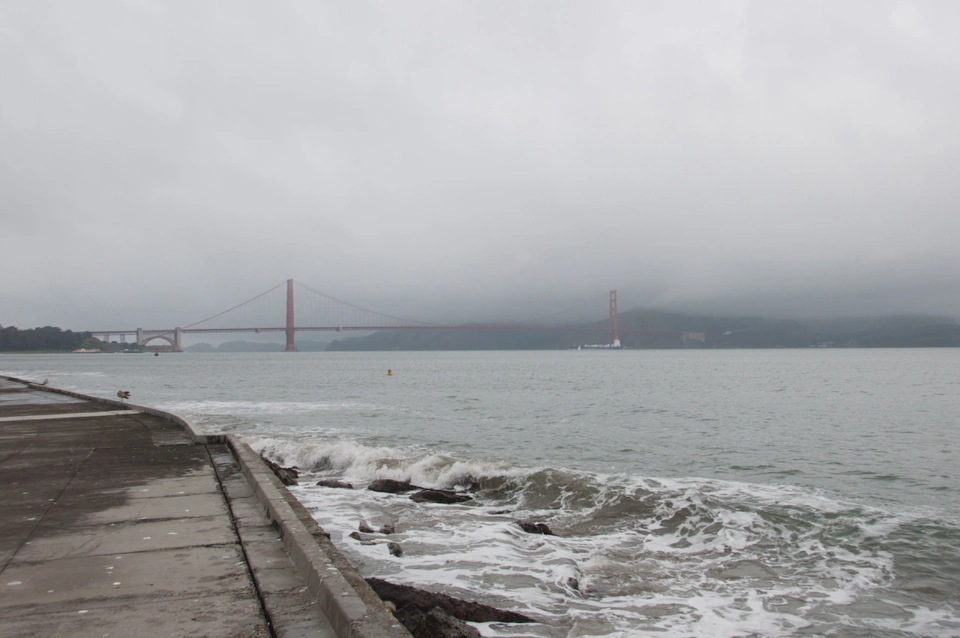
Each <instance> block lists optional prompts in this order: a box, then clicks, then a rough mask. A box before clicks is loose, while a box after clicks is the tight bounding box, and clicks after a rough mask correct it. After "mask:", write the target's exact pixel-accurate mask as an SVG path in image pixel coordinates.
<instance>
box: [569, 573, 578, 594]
mask: <svg viewBox="0 0 960 638" xmlns="http://www.w3.org/2000/svg"><path fill="white" fill-rule="evenodd" d="M567 587H569V588H570V589H572V590H574V591H576V592H579V591H580V581H579V580H577V579H576V578H574V577H573V576H571V577H570V578H568V579H567Z"/></svg>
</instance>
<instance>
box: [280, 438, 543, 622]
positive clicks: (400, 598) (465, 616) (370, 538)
mask: <svg viewBox="0 0 960 638" xmlns="http://www.w3.org/2000/svg"><path fill="white" fill-rule="evenodd" d="M262 458H263V460H264V462H265V463H266V464H267V466H268V467H269V468H270V469H271V470H272V471H273V472H274V474H276V475H277V477H278V478H279V479H280V480H281V481H282V482H283V484H284V485H288V486H289V485H298V480H299V478H300V471H299V468H296V467H282V466H280V465H278V464H277V463H274V462H273V461H271V460H269V459H267V458H266V457H262ZM316 485H318V486H320V487H327V488H331V489H350V490H352V489H355V487H354V486H353V485H352V484H350V483H346V482H344V481H338V480H335V479H324V480H320V481H318V482H317V483H316ZM366 489H368V490H371V491H374V492H384V493H388V494H406V493H411V494H410V497H409V498H410V500H412V501H414V502H415V503H438V504H459V503H466V502H470V501H472V500H474V499H473V497H472V496H470V495H468V494H463V493H462V492H457V491H454V490H437V489H432V488H426V487H420V486H417V485H414V484H412V483H410V482H409V481H397V480H393V479H377V480H374V481H372V482H371V483H370V484H369V485H368V486H367V487H366ZM517 525H518V526H519V527H520V528H521V529H522V530H523V531H525V532H527V533H529V534H546V535H553V531H552V530H551V529H550V528H549V527H548V526H547V525H546V524H545V523H542V522H537V521H517ZM394 532H395V529H394V527H393V526H392V525H382V526H380V528H378V529H376V530H374V528H372V527H371V526H370V525H368V524H367V523H366V522H365V521H361V522H360V523H359V525H358V529H357V531H355V532H352V533H351V534H350V535H349V537H350V538H352V539H353V540H356V541H358V542H361V543H365V544H366V543H375V542H382V540H380V541H378V540H377V535H384V536H389V535H390V534H393V533H394ZM387 548H388V550H389V551H390V553H391V554H393V555H394V556H396V557H398V558H399V557H401V556H403V547H402V546H401V545H400V544H399V543H397V542H394V541H388V542H387ZM365 580H366V581H367V583H368V584H369V585H370V587H371V588H372V589H373V591H374V592H375V593H376V594H377V596H379V597H380V599H381V600H383V601H384V603H385V604H386V606H387V608H388V609H390V611H391V612H392V613H393V615H394V617H396V619H397V620H398V621H400V623H401V624H402V625H403V626H404V627H406V629H407V630H408V631H409V632H410V633H411V634H412V635H413V636H414V638H479V637H480V632H479V631H477V629H476V628H475V627H471V626H470V625H468V624H467V623H468V622H508V623H531V622H536V621H535V620H534V619H533V618H530V617H529V616H525V615H523V614H520V613H517V612H513V611H505V610H502V609H497V608H495V607H491V606H489V605H484V604H482V603H478V602H473V601H467V600H462V599H460V598H456V597H454V596H449V595H447V594H440V593H436V592H430V591H426V590H423V589H418V588H416V587H412V586H410V585H400V584H396V583H390V582H387V581H385V580H382V579H379V578H366V579H365Z"/></svg>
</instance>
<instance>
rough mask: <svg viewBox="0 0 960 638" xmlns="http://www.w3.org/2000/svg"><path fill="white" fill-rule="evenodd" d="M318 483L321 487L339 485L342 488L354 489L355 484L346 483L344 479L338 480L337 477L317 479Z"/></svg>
mask: <svg viewBox="0 0 960 638" xmlns="http://www.w3.org/2000/svg"><path fill="white" fill-rule="evenodd" d="M317 485H318V486H320V487H338V488H340V489H342V490H352V489H353V485H351V484H350V483H344V482H343V481H337V480H336V479H323V480H322V481H317Z"/></svg>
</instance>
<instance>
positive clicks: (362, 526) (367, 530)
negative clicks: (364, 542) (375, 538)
mask: <svg viewBox="0 0 960 638" xmlns="http://www.w3.org/2000/svg"><path fill="white" fill-rule="evenodd" d="M357 529H359V530H360V531H361V532H363V533H364V534H373V528H372V527H370V526H369V525H367V524H366V523H364V522H363V521H360V525H359V527H358V528H357Z"/></svg>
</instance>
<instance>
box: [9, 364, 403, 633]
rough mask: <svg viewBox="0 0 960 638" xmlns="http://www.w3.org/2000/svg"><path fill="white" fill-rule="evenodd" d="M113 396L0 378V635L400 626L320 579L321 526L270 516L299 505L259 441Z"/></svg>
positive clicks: (374, 603)
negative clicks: (268, 470) (196, 430)
mask: <svg viewBox="0 0 960 638" xmlns="http://www.w3.org/2000/svg"><path fill="white" fill-rule="evenodd" d="M110 403H112V405H105V404H104V403H102V402H94V401H89V400H84V399H79V398H74V397H70V396H65V395H63V394H57V393H53V392H49V391H45V390H44V389H39V388H36V387H34V386H27V385H24V384H21V383H17V382H13V381H8V380H4V379H0V512H2V515H0V635H2V636H4V637H6V636H56V635H69V636H90V637H96V638H102V637H104V636H135V635H139V636H224V637H226V636H231V637H240V636H250V637H267V636H281V637H290V638H293V637H333V636H346V635H350V636H370V637H372V636H403V635H404V634H405V633H406V632H405V631H404V630H403V629H402V627H400V626H399V625H398V624H397V623H396V621H395V620H394V619H393V618H392V616H390V615H389V614H388V613H386V612H385V611H384V610H383V609H382V606H381V605H379V600H378V599H376V600H374V599H371V598H370V596H369V592H366V591H360V592H359V593H358V592H357V591H354V589H362V587H363V586H365V584H364V585H357V584H356V581H358V580H359V582H360V583H362V580H360V579H359V578H358V577H357V576H356V575H355V574H348V575H347V580H349V581H350V585H349V586H347V585H345V584H344V582H345V581H344V577H343V575H342V574H341V573H339V572H337V573H334V571H335V570H334V569H333V568H330V567H325V568H324V567H321V568H319V569H318V568H313V569H312V570H311V568H310V565H311V563H310V561H312V564H314V565H315V564H317V563H318V561H319V562H321V563H322V565H327V564H328V563H329V561H327V558H326V556H325V555H323V554H322V552H320V551H319V549H318V547H319V543H318V540H322V531H319V528H315V529H312V530H309V533H305V532H303V531H300V532H298V531H297V530H299V529H300V527H297V526H298V525H300V526H302V525H306V526H307V527H309V525H310V524H311V523H312V520H311V521H304V520H302V516H300V519H301V520H299V521H292V522H290V521H289V520H288V521H282V520H278V518H279V519H282V518H284V517H286V518H287V519H292V518H296V517H297V514H296V513H295V514H293V515H291V514H289V513H288V514H283V513H280V514H276V513H275V512H274V513H271V512H272V510H271V508H273V509H274V510H276V509H278V508H279V509H280V510H283V511H284V512H287V511H293V510H291V504H290V503H289V502H286V499H285V497H284V495H283V494H281V493H280V492H278V491H277V490H278V487H277V486H278V485H279V483H275V477H273V476H272V474H270V475H269V478H267V477H266V475H265V474H263V472H262V468H259V467H250V466H251V465H252V464H258V465H262V463H259V459H257V458H256V457H255V455H253V456H252V458H251V454H252V453H251V452H249V448H246V450H247V451H246V452H243V453H242V454H241V455H240V456H241V457H243V458H244V460H243V461H242V462H238V460H239V459H238V455H237V454H236V453H235V452H236V450H237V449H239V448H237V446H238V445H242V444H238V443H237V442H236V441H232V442H231V444H230V445H228V444H227V442H225V441H223V437H214V441H215V442H209V441H202V442H201V443H199V444H198V443H196V442H195V441H196V440H197V439H202V438H203V437H194V435H193V433H192V432H190V431H189V430H188V429H186V428H184V427H182V426H181V425H178V424H177V423H175V422H174V421H172V420H170V419H169V418H163V417H162V416H155V415H151V414H146V413H144V412H142V411H134V410H127V409H125V408H124V407H123V406H118V405H117V404H116V402H110ZM243 447H245V446H243ZM244 455H246V456H244ZM245 474H246V475H248V476H253V478H252V479H250V480H253V481H254V482H259V483H262V484H257V485H251V483H250V480H248V478H247V476H245ZM257 477H259V479H258V478H257ZM279 489H282V487H281V488H279ZM271 490H273V491H271ZM283 492H286V490H283ZM264 494H267V495H268V496H267V497H266V498H268V499H272V500H274V501H278V500H279V501H284V502H282V503H279V504H274V503H270V502H265V501H264ZM287 494H289V493H287ZM295 505H296V504H294V506H295ZM314 527H315V524H314ZM304 529H307V528H304ZM305 539H306V540H305ZM291 543H293V544H291ZM311 545H314V546H316V547H314V546H311ZM328 549H329V548H328ZM291 550H292V551H291ZM332 551H334V552H335V550H332ZM291 555H293V558H291ZM304 556H306V557H307V558H304ZM318 556H319V558H318ZM323 561H327V562H323ZM334 562H336V561H334ZM340 567H343V568H344V570H343V571H350V570H349V567H344V565H343V564H341V565H340ZM323 569H326V571H327V572H330V575H329V576H328V575H324V573H322V571H323ZM318 572H321V573H320V575H319V576H318V575H317V573H318ZM330 583H333V584H332V585H331V584H330ZM331 587H334V591H336V592H338V593H337V594H336V596H333V595H331V594H330V591H329V590H330V588H331ZM337 588H338V589H337ZM324 597H326V599H328V601H327V602H328V604H327V605H326V606H325V605H324V603H323V600H320V599H322V598H324ZM329 599H336V600H332V602H331V600H329ZM341 599H342V600H341ZM318 601H319V602H318ZM331 604H332V605H333V606H331ZM331 610H332V611H331ZM406 635H409V634H406Z"/></svg>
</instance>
